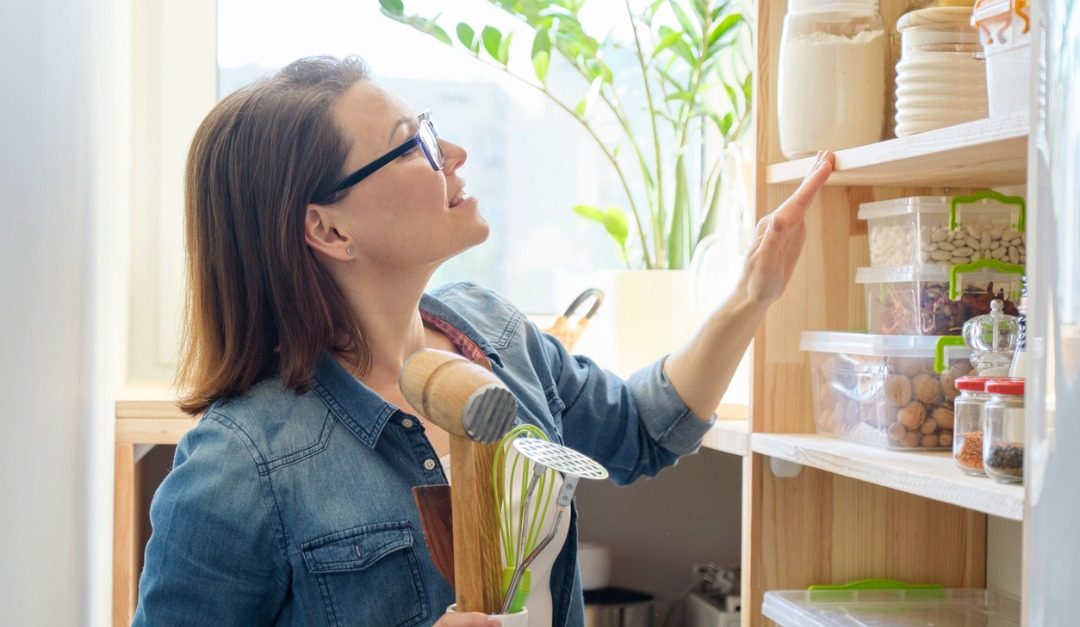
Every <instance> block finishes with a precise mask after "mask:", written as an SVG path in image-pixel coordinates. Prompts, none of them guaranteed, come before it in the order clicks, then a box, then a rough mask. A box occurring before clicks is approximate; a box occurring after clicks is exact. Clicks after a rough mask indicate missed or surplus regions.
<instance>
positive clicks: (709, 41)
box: [705, 13, 744, 53]
mask: <svg viewBox="0 0 1080 627" xmlns="http://www.w3.org/2000/svg"><path fill="white" fill-rule="evenodd" d="M743 20H744V18H743V14H742V13H732V14H731V15H729V16H727V17H725V18H724V19H723V20H721V21H720V23H719V24H717V25H716V27H715V28H713V29H712V31H711V32H710V33H709V36H708V37H707V38H706V39H705V49H706V50H708V51H709V52H710V53H711V52H712V47H713V44H715V43H716V42H717V41H718V40H719V39H720V38H721V37H723V36H724V35H726V34H728V33H729V32H731V29H733V28H735V27H736V26H738V25H739V24H740V23H742V22H743Z"/></svg>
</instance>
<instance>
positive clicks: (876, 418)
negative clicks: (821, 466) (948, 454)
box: [800, 331, 971, 450]
mask: <svg viewBox="0 0 1080 627" xmlns="http://www.w3.org/2000/svg"><path fill="white" fill-rule="evenodd" d="M937 340H938V338H936V337H929V336H899V335H892V336H888V335H871V334H867V333H834V332H826V331H816V332H806V333H803V335H802V341H801V343H800V348H801V349H802V350H804V351H809V352H810V378H811V385H812V390H813V393H814V415H815V423H816V425H817V431H818V433H825V434H829V435H834V436H837V437H841V438H844V439H847V440H852V441H855V442H860V443H863V444H870V445H873V446H877V447H881V448H890V449H898V450H951V449H952V441H953V428H954V415H953V401H954V400H955V399H956V398H957V396H959V394H960V392H959V391H958V390H957V389H956V386H955V385H954V382H955V380H956V378H957V377H961V376H964V375H966V374H968V373H969V372H970V370H971V366H970V364H969V363H968V357H969V356H970V354H971V353H970V350H969V349H967V348H966V347H964V346H948V347H945V348H944V350H945V354H944V361H945V363H946V364H947V368H946V370H945V371H944V372H941V373H939V372H936V371H935V369H934V363H935V360H934V356H935V352H936V350H937Z"/></svg>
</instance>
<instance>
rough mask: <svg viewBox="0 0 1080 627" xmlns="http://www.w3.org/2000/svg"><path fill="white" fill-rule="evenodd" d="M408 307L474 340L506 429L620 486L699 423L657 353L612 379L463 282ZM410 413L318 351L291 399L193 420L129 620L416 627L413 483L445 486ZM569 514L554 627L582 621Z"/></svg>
mask: <svg viewBox="0 0 1080 627" xmlns="http://www.w3.org/2000/svg"><path fill="white" fill-rule="evenodd" d="M420 309H421V310H422V311H423V312H424V313H425V314H427V315H428V316H433V317H435V318H438V319H440V320H442V321H444V322H446V323H448V324H450V325H451V326H453V327H454V328H456V329H458V330H460V331H461V332H462V333H463V334H464V335H465V336H467V337H468V338H470V339H471V340H472V341H474V342H475V343H476V344H477V345H478V346H479V348H480V349H481V350H483V352H484V353H485V354H486V355H487V357H488V359H489V360H490V361H491V364H492V368H493V371H494V372H495V374H496V375H497V376H498V377H499V378H500V379H501V380H502V381H503V382H504V383H505V384H506V385H507V386H508V387H509V388H510V390H511V391H512V392H513V393H514V395H515V396H516V397H517V399H518V417H517V421H518V422H519V423H520V422H529V423H532V424H534V425H537V426H539V427H540V428H541V429H543V430H544V431H545V432H546V433H547V434H548V436H549V437H551V438H552V440H553V441H557V442H560V443H563V444H565V445H567V446H569V447H571V448H574V449H576V450H578V451H581V452H583V453H585V454H586V455H589V456H590V457H593V458H594V459H596V460H597V461H599V462H600V463H602V464H603V465H604V466H605V467H606V468H607V469H608V471H609V472H610V474H611V478H612V480H614V481H615V482H616V483H619V484H626V483H629V482H631V481H633V480H634V479H636V478H637V477H639V476H641V475H654V474H656V473H657V472H659V471H660V470H661V469H662V468H664V467H665V466H668V465H671V464H674V463H675V461H676V460H677V459H678V457H679V456H680V455H685V454H687V453H691V452H693V451H695V450H696V449H697V448H698V446H699V445H700V443H701V439H702V437H703V436H704V434H705V432H706V431H707V430H708V429H709V426H710V425H711V420H710V421H709V422H706V421H703V420H699V419H698V418H697V417H695V416H694V415H693V414H692V412H691V411H690V410H689V409H688V408H687V407H686V405H685V404H684V403H683V402H682V400H681V399H680V398H679V396H678V395H677V394H676V392H675V390H674V389H673V388H672V386H671V384H670V383H669V382H668V380H667V378H666V377H665V375H664V374H663V371H662V368H661V365H662V360H661V361H657V362H656V363H654V364H652V365H651V366H648V367H646V368H644V369H643V370H641V371H640V372H638V373H636V374H634V375H633V376H632V377H630V379H629V380H626V381H623V380H622V379H620V378H619V377H617V376H615V375H614V374H611V373H609V372H607V371H604V370H602V369H601V368H599V367H598V366H597V365H596V364H595V363H593V362H592V361H590V360H589V359H587V358H584V357H575V356H571V355H570V354H569V353H567V352H566V350H565V349H564V348H563V347H562V345H561V344H559V342H558V341H556V340H555V339H554V338H552V337H551V336H548V335H546V334H544V333H542V332H540V331H539V330H538V329H537V327H536V326H535V325H534V324H532V323H530V322H529V321H527V320H526V319H525V318H524V316H523V315H522V314H521V312H519V311H518V310H517V309H515V308H514V307H513V306H511V305H510V304H509V303H507V302H506V301H504V300H503V299H502V298H500V297H499V296H497V295H496V294H494V293H492V292H490V291H488V290H484V289H481V288H479V287H476V286H474V285H471V284H460V283H459V284H453V285H449V286H445V287H443V288H441V289H440V290H437V291H436V292H434V293H432V294H425V295H424V296H423V298H422V300H421V302H420ZM445 482H446V477H445V476H444V474H443V471H442V467H441V465H440V464H439V463H438V459H437V457H436V454H435V451H434V450H433V449H432V447H431V444H430V442H429V441H428V439H427V437H426V436H425V435H424V428H423V426H421V424H420V421H419V420H416V417H415V416H410V415H409V414H407V413H406V412H403V411H401V410H399V409H397V408H396V407H395V406H393V405H391V404H390V403H388V402H387V401H385V400H383V399H382V398H381V397H380V396H378V395H377V394H376V393H375V392H373V391H372V390H371V389H370V388H368V387H366V386H365V385H364V384H363V383H361V382H360V381H358V380H357V379H355V378H354V377H352V376H351V375H350V374H349V373H348V372H346V371H345V369H343V368H342V367H341V366H340V365H338V363H337V362H336V361H335V360H334V359H333V358H331V357H330V356H328V355H326V356H324V357H323V358H322V359H321V361H320V363H319V364H318V366H317V370H316V374H315V377H314V380H313V382H312V385H311V388H310V390H309V391H308V392H306V393H303V394H297V393H295V392H293V391H292V390H288V389H285V388H283V387H282V383H281V380H280V379H278V378H276V377H274V378H269V379H265V380H263V381H261V382H260V383H258V384H256V385H255V386H254V387H252V388H251V389H250V390H249V391H248V392H246V393H245V394H243V395H242V396H239V397H235V398H231V399H227V400H221V401H218V402H216V403H214V404H213V405H212V406H211V407H210V408H209V409H207V411H206V413H205V415H204V416H203V418H202V420H201V421H200V422H199V423H198V425H197V426H196V427H195V428H194V429H192V430H191V431H189V432H188V433H187V434H186V435H185V436H184V438H183V439H182V440H181V442H180V443H179V445H178V446H177V449H176V457H175V460H174V463H173V468H172V470H171V471H170V472H169V474H168V476H167V477H166V478H165V481H164V482H163V483H162V484H161V486H160V487H159V489H158V491H157V493H156V494H155V495H154V500H153V503H152V505H151V508H150V519H151V522H152V523H153V534H152V536H151V538H150V541H149V544H148V545H147V547H146V559H145V566H144V568H143V572H142V577H141V578H140V581H139V603H138V609H137V611H136V615H135V621H134V624H135V625H169V626H176V625H244V626H251V625H305V626H315V625H370V626H377V627H390V626H393V625H430V624H432V623H433V622H435V621H436V620H438V619H439V617H440V616H441V615H442V614H443V613H444V611H445V610H446V607H447V606H449V605H450V604H451V603H453V601H454V594H453V590H452V589H451V588H450V586H449V585H448V584H447V583H446V581H445V580H444V579H443V578H442V577H441V576H440V575H439V573H438V571H437V570H436V569H435V566H434V563H433V562H432V560H431V557H430V555H429V553H428V549H427V545H426V544H425V542H424V536H423V533H422V530H421V526H420V520H419V515H418V514H417V511H416V507H415V505H414V502H413V497H412V492H411V489H412V487H413V486H417V485H425V484H439V483H445ZM576 523H577V520H576V512H574V513H573V515H572V516H571V528H570V535H569V537H568V539H567V542H566V545H565V546H564V548H563V549H562V551H561V552H560V554H559V557H558V558H557V560H556V562H555V565H554V567H553V568H552V573H551V593H552V609H553V619H554V621H553V622H554V624H556V625H573V626H580V625H583V624H584V605H583V600H582V592H581V581H580V575H579V573H578V569H577V529H576V527H577V524H576Z"/></svg>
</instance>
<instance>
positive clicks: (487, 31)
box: [480, 26, 502, 59]
mask: <svg viewBox="0 0 1080 627" xmlns="http://www.w3.org/2000/svg"><path fill="white" fill-rule="evenodd" d="M480 37H481V38H482V39H483V40H484V50H487V53H488V54H489V55H491V58H492V59H498V58H499V44H500V43H501V42H502V33H501V32H499V29H497V28H495V27H494V26H485V27H484V30H482V31H480Z"/></svg>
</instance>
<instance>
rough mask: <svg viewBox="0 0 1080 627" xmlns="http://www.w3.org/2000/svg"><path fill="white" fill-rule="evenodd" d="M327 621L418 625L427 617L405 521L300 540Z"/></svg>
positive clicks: (411, 534)
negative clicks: (306, 540) (307, 540)
mask: <svg viewBox="0 0 1080 627" xmlns="http://www.w3.org/2000/svg"><path fill="white" fill-rule="evenodd" d="M300 548H301V552H302V553H303V556H304V565H305V566H306V567H307V570H308V572H309V573H310V574H311V575H312V576H313V577H314V578H315V580H316V581H317V582H318V584H319V590H320V592H321V594H322V602H323V606H324V607H325V609H326V617H327V621H328V622H329V624H331V625H335V626H344V625H395V626H406V625H419V624H421V623H423V622H425V621H426V620H427V619H428V616H427V614H428V611H427V606H428V604H427V599H426V595H425V593H424V582H423V575H421V573H420V564H419V561H418V560H417V558H416V554H415V553H414V546H413V533H412V529H411V527H410V526H409V523H408V522H387V523H376V524H370V525H364V526H361V527H354V528H352V529H346V530H344V531H339V532H337V533H333V534H330V535H327V536H323V537H321V538H317V539H315V540H312V541H310V542H305V543H304V544H302V545H301V547H300Z"/></svg>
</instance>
